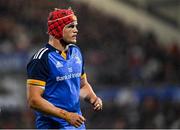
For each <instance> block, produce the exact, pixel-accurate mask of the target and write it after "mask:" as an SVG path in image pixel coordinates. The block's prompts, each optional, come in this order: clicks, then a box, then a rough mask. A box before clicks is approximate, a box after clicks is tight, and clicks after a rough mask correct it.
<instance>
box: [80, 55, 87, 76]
mask: <svg viewBox="0 0 180 130" xmlns="http://www.w3.org/2000/svg"><path fill="white" fill-rule="evenodd" d="M81 55H82V53H81ZM84 77H86V73H85V64H84V57H83V56H82V71H81V78H84Z"/></svg>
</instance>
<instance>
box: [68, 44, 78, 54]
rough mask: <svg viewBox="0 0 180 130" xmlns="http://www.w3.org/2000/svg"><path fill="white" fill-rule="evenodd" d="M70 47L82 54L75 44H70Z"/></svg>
mask: <svg viewBox="0 0 180 130" xmlns="http://www.w3.org/2000/svg"><path fill="white" fill-rule="evenodd" d="M68 47H69V48H71V49H72V50H76V51H79V52H80V53H81V49H80V48H79V47H78V46H77V45H75V44H69V45H68Z"/></svg>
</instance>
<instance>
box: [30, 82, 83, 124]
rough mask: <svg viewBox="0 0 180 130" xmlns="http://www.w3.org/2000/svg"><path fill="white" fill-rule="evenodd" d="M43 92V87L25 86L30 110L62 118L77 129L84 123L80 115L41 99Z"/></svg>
mask: <svg viewBox="0 0 180 130" xmlns="http://www.w3.org/2000/svg"><path fill="white" fill-rule="evenodd" d="M43 92H44V89H43V86H37V85H27V98H28V104H29V106H30V107H31V108H33V109H35V110H38V111H41V112H43V113H45V114H47V115H52V116H55V117H59V118H62V119H64V120H66V121H67V122H69V123H70V124H72V125H73V126H75V127H79V126H80V125H81V124H82V123H83V122H84V121H85V118H84V117H83V116H81V115H78V114H76V113H72V112H68V111H66V110H63V109H60V108H57V107H55V106H54V105H53V104H51V103H50V102H48V101H47V100H45V99H44V98H43V97H42V94H43Z"/></svg>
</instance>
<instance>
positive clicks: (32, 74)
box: [27, 59, 49, 86]
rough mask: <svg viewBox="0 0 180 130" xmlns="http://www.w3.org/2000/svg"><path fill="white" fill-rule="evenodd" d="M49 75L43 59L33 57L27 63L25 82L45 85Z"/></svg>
mask: <svg viewBox="0 0 180 130" xmlns="http://www.w3.org/2000/svg"><path fill="white" fill-rule="evenodd" d="M48 75H49V71H48V64H47V62H46V61H45V60H44V59H33V60H31V61H30V62H29V64H28V65H27V78H28V79H27V84H29V85H36V86H45V85H46V81H47V78H48Z"/></svg>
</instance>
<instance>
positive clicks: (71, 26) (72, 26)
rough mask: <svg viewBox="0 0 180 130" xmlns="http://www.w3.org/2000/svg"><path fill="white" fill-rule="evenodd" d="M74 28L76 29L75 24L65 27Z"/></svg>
mask: <svg viewBox="0 0 180 130" xmlns="http://www.w3.org/2000/svg"><path fill="white" fill-rule="evenodd" d="M74 27H76V25H75V24H71V25H69V26H67V28H74Z"/></svg>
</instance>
